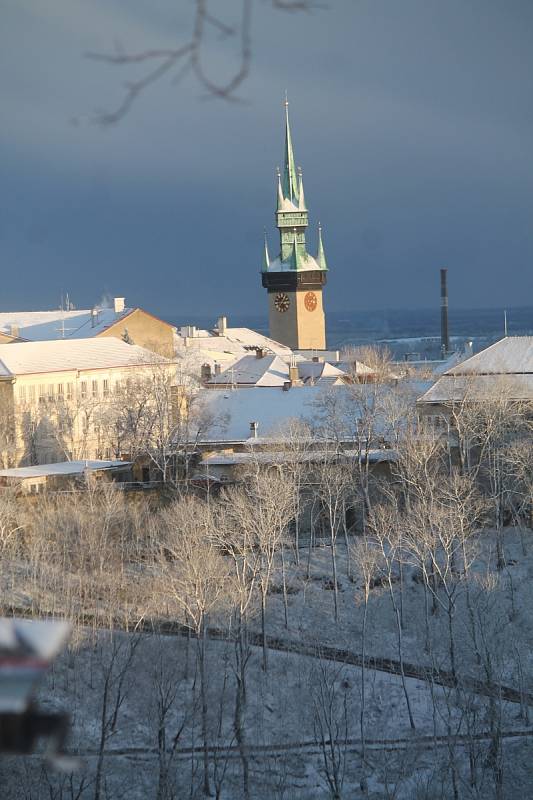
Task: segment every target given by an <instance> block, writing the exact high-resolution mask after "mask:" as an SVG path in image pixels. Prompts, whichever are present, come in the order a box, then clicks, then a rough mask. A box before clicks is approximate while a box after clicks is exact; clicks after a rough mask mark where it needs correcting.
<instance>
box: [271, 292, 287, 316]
mask: <svg viewBox="0 0 533 800" xmlns="http://www.w3.org/2000/svg"><path fill="white" fill-rule="evenodd" d="M290 304H291V301H290V300H289V295H288V294H285V292H278V294H277V295H276V296H275V298H274V305H275V306H276V309H277V310H278V311H279V312H280V313H281V314H283V312H284V311H287V309H288V308H289V306H290Z"/></svg>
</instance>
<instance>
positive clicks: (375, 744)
mask: <svg viewBox="0 0 533 800" xmlns="http://www.w3.org/2000/svg"><path fill="white" fill-rule="evenodd" d="M529 737H533V728H530V729H525V730H517V731H502V732H500V733H499V734H498V738H499V739H502V740H504V739H525V738H529ZM492 738H493V737H492V735H491V734H490V733H488V732H482V733H473V734H458V735H456V736H451V737H449V736H433V735H429V734H428V735H426V736H406V737H401V738H396V739H371V738H368V739H365V745H366V747H367V748H370V749H372V750H379V751H388V750H390V751H395V750H398V749H401V748H403V747H415V748H420V749H424V748H431V749H432V748H434V747H435V746H437V747H447V746H449V745H450V743H453V744H454V745H468V744H471V743H472V742H473V741H476V742H488V741H491V739H492ZM324 744H325V746H330V745H331V744H332V742H330V741H329V740H326V741H325V742H324ZM333 744H334V745H338V746H341V747H346V748H347V750H348V752H359V749H360V747H361V744H362V741H361V739H336V740H335V741H334V742H333ZM208 750H209V752H210V753H211V754H214V755H216V754H220V755H225V756H227V757H229V758H240V754H239V747H238V746H237V745H227V746H210V747H208ZM246 750H247V752H248V754H249V755H250V756H258V757H259V756H264V757H265V758H268V757H272V758H274V757H277V756H279V755H282V754H284V753H290V752H305V753H308V754H309V755H313V754H320V753H321V752H322V751H321V746H320V745H319V744H318V743H317V742H316V741H314V740H308V741H304V742H282V743H280V744H267V745H249V746H247V748H246ZM158 752H159V751H158V749H157V747H121V748H114V749H113V748H112V749H106V751H105V755H106V758H108V757H109V756H136V757H138V756H142V755H146V756H152V755H157V754H158ZM167 752H168V753H170V752H174V753H175V755H176V757H177V758H180V757H185V756H189V755H191V754H195V753H196V754H198V755H200V754H202V753H203V752H204V748H203V747H201V746H199V747H178V748H176V749H175V750H172V749H171V748H168V750H167ZM72 755H76V756H81V757H92V756H97V755H98V750H96V749H94V750H85V751H83V752H79V751H76V752H74V753H72Z"/></svg>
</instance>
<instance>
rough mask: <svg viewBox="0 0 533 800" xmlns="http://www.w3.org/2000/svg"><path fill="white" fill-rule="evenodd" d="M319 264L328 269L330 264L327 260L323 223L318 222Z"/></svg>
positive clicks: (317, 256)
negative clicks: (323, 241) (323, 239)
mask: <svg viewBox="0 0 533 800" xmlns="http://www.w3.org/2000/svg"><path fill="white" fill-rule="evenodd" d="M316 260H317V264H318V265H319V267H320V269H323V270H327V268H328V264H327V261H326V254H325V253H324V245H323V243H322V225H321V224H320V222H319V223H318V251H317V255H316Z"/></svg>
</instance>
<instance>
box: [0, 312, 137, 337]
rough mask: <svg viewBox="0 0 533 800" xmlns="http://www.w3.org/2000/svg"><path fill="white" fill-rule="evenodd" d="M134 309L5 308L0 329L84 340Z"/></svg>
mask: <svg viewBox="0 0 533 800" xmlns="http://www.w3.org/2000/svg"><path fill="white" fill-rule="evenodd" d="M133 311H135V309H134V308H124V309H123V310H122V311H119V312H115V311H114V310H113V309H112V308H98V309H96V313H95V314H94V315H93V310H92V309H75V310H73V311H62V310H61V309H56V310H55V311H8V312H3V313H0V331H2V333H7V334H8V335H13V330H14V329H18V333H17V336H18V337H20V338H21V339H26V340H29V341H33V342H36V341H50V340H52V339H68V338H72V339H86V338H92V337H93V336H98V334H99V333H102V332H103V331H105V330H106V329H107V328H109V327H110V326H111V325H114V324H115V323H116V322H118V321H119V320H122V319H124V318H125V317H127V316H129V314H131V313H132V312H133Z"/></svg>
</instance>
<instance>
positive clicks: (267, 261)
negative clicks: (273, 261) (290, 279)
mask: <svg viewBox="0 0 533 800" xmlns="http://www.w3.org/2000/svg"><path fill="white" fill-rule="evenodd" d="M264 237H265V249H264V251H263V265H262V271H263V272H266V271H267V270H268V268H269V266H270V255H269V253H268V239H267V231H266V228H264Z"/></svg>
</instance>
